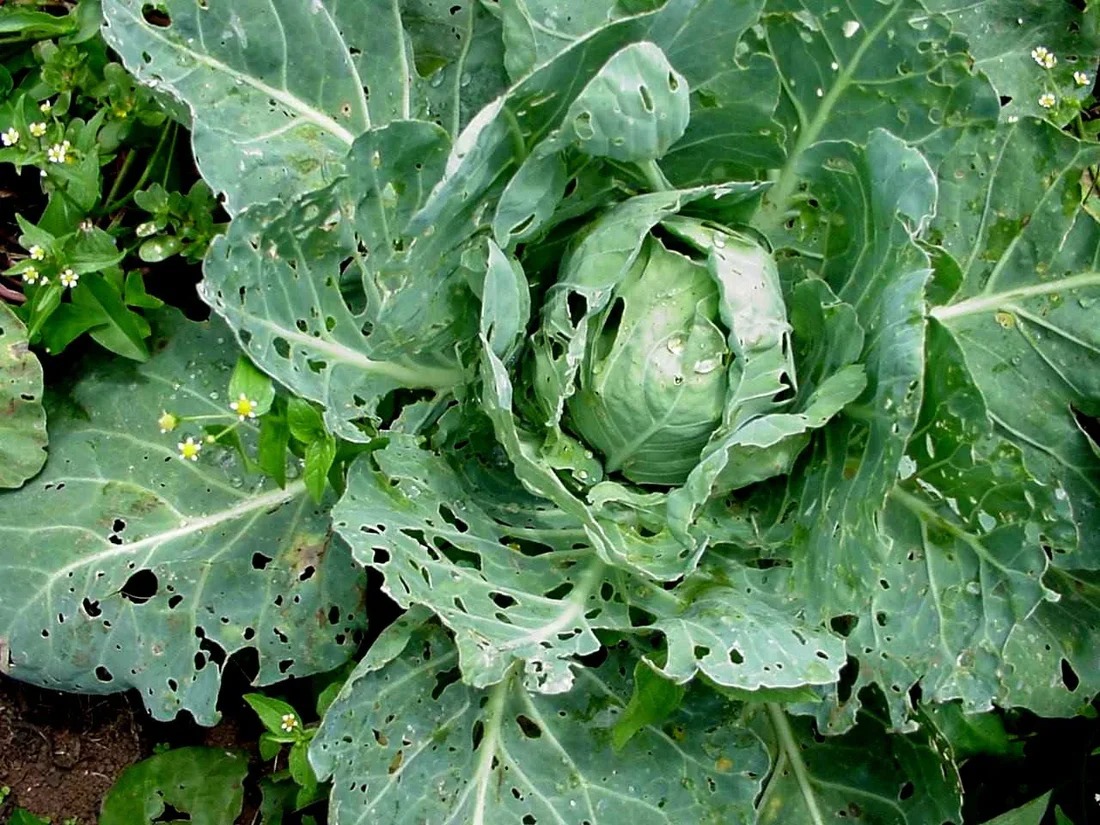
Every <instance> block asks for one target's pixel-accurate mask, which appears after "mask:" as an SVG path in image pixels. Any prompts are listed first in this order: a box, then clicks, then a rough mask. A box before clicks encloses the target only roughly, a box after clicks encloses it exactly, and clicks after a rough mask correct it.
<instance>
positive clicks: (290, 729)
mask: <svg viewBox="0 0 1100 825" xmlns="http://www.w3.org/2000/svg"><path fill="white" fill-rule="evenodd" d="M281 721H282V724H281V725H279V727H280V728H282V729H283V730H284V731H285V732H287V733H294V729H295V728H297V727H298V717H297V716H295V715H294V714H293V713H284V714H283V718H282V720H281Z"/></svg>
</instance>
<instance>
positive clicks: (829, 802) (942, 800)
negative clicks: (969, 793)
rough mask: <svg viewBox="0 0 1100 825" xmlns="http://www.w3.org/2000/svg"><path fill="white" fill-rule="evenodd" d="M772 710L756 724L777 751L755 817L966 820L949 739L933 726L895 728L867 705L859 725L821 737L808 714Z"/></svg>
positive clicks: (866, 823) (872, 823)
mask: <svg viewBox="0 0 1100 825" xmlns="http://www.w3.org/2000/svg"><path fill="white" fill-rule="evenodd" d="M768 710H769V711H771V713H770V716H771V718H770V719H769V722H770V724H769V725H767V727H765V725H764V723H763V720H757V721H756V723H755V725H754V727H755V729H757V730H761V731H762V732H763V736H764V737H765V738H766V740H767V741H768V742H769V744H770V748H771V749H772V752H773V754H774V756H773V766H774V767H773V770H774V773H773V774H772V777H771V779H770V780H769V782H768V787H767V790H765V791H764V794H763V796H762V797H761V798H760V801H759V808H758V810H759V814H758V817H757V819H756V824H757V825H787V823H794V822H799V823H801V822H815V821H817V822H836V821H839V822H855V823H860V825H878V824H879V823H887V822H889V823H891V825H928V823H933V822H934V823H937V825H938V823H949V822H961V821H962V798H961V797H962V782H961V780H960V778H959V774H958V770H957V769H956V768H955V766H954V765H953V764H951V763H950V762H946V761H944V759H943V754H944V752H945V751H946V748H947V744H946V742H944V741H943V739H942V738H941V737H940V736H939V735H938V733H937V732H936V731H935V730H934V729H925V728H922V729H921V730H920V731H918V732H916V733H910V734H905V735H901V734H890V733H888V724H889V723H888V720H887V719H886V718H885V717H884V716H880V715H879V714H878V713H875V712H871V711H864V712H862V713H861V714H860V716H859V721H858V724H857V725H856V727H855V729H854V730H852V731H849V732H848V733H846V734H844V735H842V736H829V737H825V738H822V737H821V736H819V735H817V734H816V733H815V731H814V730H813V727H812V725H811V724H810V723H809V721H808V720H806V719H791V720H786V719H784V718H783V717H782V716H779V717H777V716H776V714H775V710H774V706H769V707H768ZM815 815H816V816H815Z"/></svg>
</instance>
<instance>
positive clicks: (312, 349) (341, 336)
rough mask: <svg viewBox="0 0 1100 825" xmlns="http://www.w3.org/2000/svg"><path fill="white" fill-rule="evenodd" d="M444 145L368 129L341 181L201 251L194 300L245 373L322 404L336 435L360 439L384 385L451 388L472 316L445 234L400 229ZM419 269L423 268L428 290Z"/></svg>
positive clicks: (421, 129) (257, 213)
mask: <svg viewBox="0 0 1100 825" xmlns="http://www.w3.org/2000/svg"><path fill="white" fill-rule="evenodd" d="M448 148H449V141H448V139H447V136H446V133H444V132H443V130H442V129H440V128H439V127H437V126H435V125H433V124H430V123H424V122H420V121H401V122H397V123H393V124H391V125H389V126H385V127H382V128H380V129H375V130H371V131H369V132H367V133H365V134H364V135H363V137H362V138H360V139H359V140H358V141H357V142H356V145H355V148H354V149H353V151H352V154H351V160H352V163H353V165H354V169H355V171H354V173H353V174H351V175H350V176H349V177H348V178H347V179H345V180H343V181H341V182H340V183H338V184H335V185H333V186H331V187H328V188H326V189H322V190H320V191H318V192H315V193H312V194H311V195H309V196H307V197H305V198H303V199H301V200H299V201H297V202H295V203H294V204H293V205H292V206H291V208H289V209H287V208H285V207H284V206H283V205H282V204H279V203H273V204H269V205H267V206H263V207H257V208H254V209H251V210H249V211H248V212H247V213H246V214H244V215H241V216H240V217H238V218H237V219H236V220H235V221H233V224H232V226H231V227H230V231H229V234H228V235H225V236H221V237H219V238H218V239H217V240H216V241H215V242H214V244H213V246H212V247H211V250H210V253H209V255H208V256H207V259H206V263H205V267H204V269H205V275H206V278H205V280H204V282H203V284H202V292H203V295H204V297H205V298H206V300H207V301H208V302H209V303H210V304H211V305H212V306H213V307H214V309H215V310H216V311H217V312H218V313H219V314H220V315H222V317H224V318H225V319H226V321H227V322H228V323H229V325H230V327H231V328H232V329H233V330H234V331H235V332H236V333H237V336H238V338H239V340H240V341H241V343H242V345H243V346H244V349H245V351H246V352H247V353H248V354H249V356H250V357H251V358H252V360H253V361H254V362H255V363H256V364H257V366H259V367H260V368H261V369H263V370H264V371H265V372H267V373H269V374H270V375H272V376H273V377H275V378H276V379H278V380H279V381H281V382H282V383H283V384H284V385H285V386H287V387H290V388H292V389H293V390H294V391H295V392H296V393H297V394H299V395H301V396H304V397H305V398H308V399H311V400H313V401H317V402H319V403H321V404H322V405H323V406H324V407H325V419H326V423H327V425H328V427H329V428H330V429H331V430H332V431H333V432H334V433H335V434H336V435H339V436H341V437H343V438H346V439H349V440H352V441H362V440H365V439H366V438H367V437H368V436H367V435H366V434H365V433H364V432H363V427H362V426H360V425H361V424H363V423H364V422H369V420H370V419H371V417H372V416H374V413H375V408H376V406H377V404H378V402H379V400H380V399H381V398H382V396H384V395H385V394H386V393H387V392H389V391H391V390H393V389H396V388H398V387H415V388H424V389H432V390H437V391H448V390H451V389H453V388H454V387H455V386H457V385H459V384H460V383H461V382H462V380H463V370H462V367H461V365H460V364H459V363H458V360H457V356H456V352H455V350H456V347H457V345H458V343H459V341H461V340H462V337H463V329H464V327H465V328H467V329H469V328H472V324H473V319H465V321H464V319H463V317H462V313H463V311H464V310H467V309H468V302H467V300H466V297H465V294H464V292H465V288H464V286H463V278H464V274H465V273H464V270H463V269H462V262H461V260H460V257H459V255H458V254H457V253H455V252H453V251H452V250H451V248H450V246H449V244H450V243H451V242H452V241H453V240H454V239H453V238H451V237H448V236H447V234H446V232H445V230H444V228H440V231H439V235H438V237H437V238H433V235H434V234H435V229H434V228H432V230H431V231H425V232H424V233H422V234H421V235H420V236H419V237H411V236H410V235H409V233H408V231H407V227H408V224H409V221H410V220H411V216H412V214H413V213H414V212H415V211H416V209H417V208H418V207H420V206H421V205H422V204H423V202H424V200H425V199H426V198H427V197H428V194H429V192H430V190H431V188H432V187H433V186H434V185H435V184H436V182H437V181H438V179H439V176H440V175H441V174H442V171H443V163H444V161H445V159H446V156H447V150H448ZM410 168H411V169H413V170H414V171H413V177H411V178H409V177H407V175H408V174H409V171H408V170H409V169H410ZM418 245H419V246H418ZM422 247H428V248H427V249H426V250H425V251H421V248H422ZM422 266H423V267H429V268H430V271H432V272H433V273H435V274H434V275H433V277H432V278H431V280H430V282H429V281H428V280H426V279H425V278H424V270H423V269H421V267H422Z"/></svg>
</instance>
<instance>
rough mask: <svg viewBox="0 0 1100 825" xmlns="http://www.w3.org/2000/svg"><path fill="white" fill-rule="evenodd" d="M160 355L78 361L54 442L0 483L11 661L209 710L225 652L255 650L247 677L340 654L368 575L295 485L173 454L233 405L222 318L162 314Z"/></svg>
mask: <svg viewBox="0 0 1100 825" xmlns="http://www.w3.org/2000/svg"><path fill="white" fill-rule="evenodd" d="M155 343H156V347H155V349H157V350H159V352H158V354H157V355H156V356H155V357H153V358H151V359H150V360H149V361H148V362H146V363H145V364H143V365H140V366H137V365H133V364H131V363H127V362H122V361H119V360H114V361H111V360H104V359H100V360H98V361H97V360H95V359H89V360H88V361H86V362H84V367H83V370H82V376H81V378H80V380H79V381H78V382H77V383H76V384H75V385H74V386H73V387H72V388H71V390H70V398H69V399H68V401H67V402H66V403H65V404H64V405H62V406H59V407H58V408H57V409H56V410H55V412H54V413H53V414H52V415H51V422H50V426H51V435H52V443H53V445H54V446H55V447H56V450H55V451H52V452H51V457H50V459H49V460H48V461H47V463H46V467H45V468H44V469H43V471H42V472H41V473H40V474H39V475H38V476H37V477H36V478H35V479H34V481H33V482H32V483H30V484H28V485H25V486H24V487H23V488H22V489H21V490H18V491H13V492H5V493H2V494H0V544H2V546H3V548H4V554H3V556H2V557H0V639H2V640H3V646H4V650H5V672H6V673H8V674H9V675H11V676H15V677H17V678H19V679H22V680H24V681H29V682H34V683H35V684H38V685H42V686H44V687H50V688H55V689H64V690H70V691H82V692H88V693H110V692H115V691H120V690H125V689H127V688H131V687H132V688H136V689H137V690H138V691H139V693H140V694H141V698H142V700H143V701H144V702H145V705H146V707H147V708H148V709H149V711H150V713H151V714H153V716H155V717H156V718H158V719H171V718H172V717H174V716H175V715H176V713H178V712H179V711H181V710H188V711H190V712H191V714H192V715H193V716H194V717H195V719H196V720H198V721H200V722H202V723H204V724H213V722H214V721H215V720H216V719H217V712H216V710H215V703H216V701H217V693H218V686H219V683H220V680H221V671H222V668H223V666H224V665H225V662H226V657H228V656H230V655H232V654H234V653H237V652H238V651H243V650H246V649H251V650H254V651H255V653H256V654H257V658H258V663H259V670H258V673H257V675H256V682H257V684H267V683H271V682H275V681H278V680H280V679H284V678H286V677H287V676H290V675H305V674H309V673H313V672H317V671H321V670H327V669H330V668H332V667H335V666H336V665H338V664H340V663H341V662H343V661H344V660H345V659H346V658H347V656H348V655H349V654H350V651H351V648H352V646H353V644H354V639H353V636H354V634H355V632H357V631H358V630H359V629H361V628H362V626H363V622H364V618H365V617H364V616H363V611H362V604H361V601H362V597H363V596H362V578H361V575H360V574H359V572H358V571H357V568H356V567H355V566H354V564H353V563H352V561H351V558H350V557H349V555H348V552H347V549H346V548H345V547H344V545H343V544H342V543H341V542H340V541H339V540H338V539H336V538H335V537H333V536H332V534H331V533H330V531H329V525H328V514H327V512H326V510H325V509H324V508H318V507H316V506H314V505H313V504H312V502H310V501H309V499H308V497H307V496H306V494H305V490H304V487H303V484H302V482H301V481H292V482H290V483H288V484H287V486H286V487H285V488H283V489H280V488H278V487H275V486H274V485H272V484H268V483H265V482H264V481H263V479H262V478H261V477H258V476H248V475H246V474H245V468H244V467H243V466H242V464H241V462H240V460H239V459H238V458H237V457H236V456H235V455H234V454H232V453H231V452H229V451H228V450H227V449H225V448H220V447H214V446H211V445H206V446H204V447H203V449H202V452H201V453H200V457H199V460H198V461H195V462H191V461H184V460H183V459H181V458H180V457H179V455H178V451H177V449H176V444H177V442H179V441H182V440H183V438H184V436H185V435H188V434H196V433H197V431H196V430H193V429H191V427H190V426H188V425H187V424H186V423H185V424H183V425H182V426H181V429H178V430H176V431H174V432H171V433H167V434H161V433H160V431H159V429H158V425H157V419H158V418H159V417H160V415H161V412H162V410H164V409H166V408H167V409H170V410H171V411H172V412H174V413H175V414H176V415H181V416H182V415H211V414H217V413H220V412H225V411H226V410H228V398H227V396H226V394H225V390H226V386H227V383H228V381H229V375H230V372H231V369H232V366H233V363H234V361H235V359H236V352H235V348H234V347H233V346H232V339H231V338H230V336H229V334H228V331H227V330H225V328H224V327H223V326H221V325H220V324H206V323H204V324H198V323H194V322H190V321H185V320H183V319H182V318H181V317H179V316H178V315H164V316H161V317H160V326H159V328H158V333H157V337H156V342H155Z"/></svg>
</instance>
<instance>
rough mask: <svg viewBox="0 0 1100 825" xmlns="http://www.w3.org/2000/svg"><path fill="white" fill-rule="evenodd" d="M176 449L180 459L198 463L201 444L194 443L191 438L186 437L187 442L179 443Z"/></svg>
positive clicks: (198, 442)
mask: <svg viewBox="0 0 1100 825" xmlns="http://www.w3.org/2000/svg"><path fill="white" fill-rule="evenodd" d="M176 448H177V449H178V450H179V451H180V458H182V459H183V460H184V461H198V460H199V451H200V450H201V449H202V442H201V441H195V439H194V438H192V437H191V436H187V440H186V441H181V442H180V443H179V444H177V445H176Z"/></svg>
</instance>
